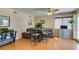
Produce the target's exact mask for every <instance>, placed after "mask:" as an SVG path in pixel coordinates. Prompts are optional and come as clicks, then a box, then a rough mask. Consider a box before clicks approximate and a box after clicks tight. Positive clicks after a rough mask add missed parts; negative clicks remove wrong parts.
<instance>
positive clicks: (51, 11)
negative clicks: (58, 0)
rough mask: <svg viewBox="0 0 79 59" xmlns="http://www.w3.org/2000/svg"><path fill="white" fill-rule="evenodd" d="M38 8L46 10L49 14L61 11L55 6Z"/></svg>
mask: <svg viewBox="0 0 79 59" xmlns="http://www.w3.org/2000/svg"><path fill="white" fill-rule="evenodd" d="M37 10H42V11H46V12H47V14H48V15H52V13H53V12H55V11H59V9H54V8H38V9H37Z"/></svg>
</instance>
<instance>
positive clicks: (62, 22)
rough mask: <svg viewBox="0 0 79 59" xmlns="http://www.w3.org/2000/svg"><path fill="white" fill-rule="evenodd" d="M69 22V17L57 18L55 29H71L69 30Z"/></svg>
mask: <svg viewBox="0 0 79 59" xmlns="http://www.w3.org/2000/svg"><path fill="white" fill-rule="evenodd" d="M70 20H71V18H70V17H68V18H67V17H66V18H65V17H64V18H57V19H55V28H56V29H59V28H60V27H61V25H65V26H67V27H68V29H72V28H71V24H70V23H69V21H70Z"/></svg>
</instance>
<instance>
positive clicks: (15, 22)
mask: <svg viewBox="0 0 79 59" xmlns="http://www.w3.org/2000/svg"><path fill="white" fill-rule="evenodd" d="M14 11H15V10H13V9H8V8H0V15H3V16H9V17H10V28H12V29H14V30H15V31H17V36H16V38H17V39H19V38H21V34H22V32H25V31H26V28H28V27H29V26H28V20H29V16H30V15H29V14H25V13H22V12H19V11H16V12H17V13H16V14H15V13H14ZM31 19H32V23H33V24H32V26H33V25H34V21H33V20H34V17H33V16H31Z"/></svg>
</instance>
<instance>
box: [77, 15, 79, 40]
mask: <svg viewBox="0 0 79 59" xmlns="http://www.w3.org/2000/svg"><path fill="white" fill-rule="evenodd" d="M77 39H79V16H77Z"/></svg>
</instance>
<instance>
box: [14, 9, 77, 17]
mask: <svg viewBox="0 0 79 59" xmlns="http://www.w3.org/2000/svg"><path fill="white" fill-rule="evenodd" d="M14 9H15V10H18V11H20V12H23V13H28V14H30V15H33V16H39V15H47V11H44V10H40V8H14ZM43 9H44V8H43ZM54 9H58V10H59V11H55V14H58V13H66V12H72V11H75V10H76V9H75V8H53V10H54Z"/></svg>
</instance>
